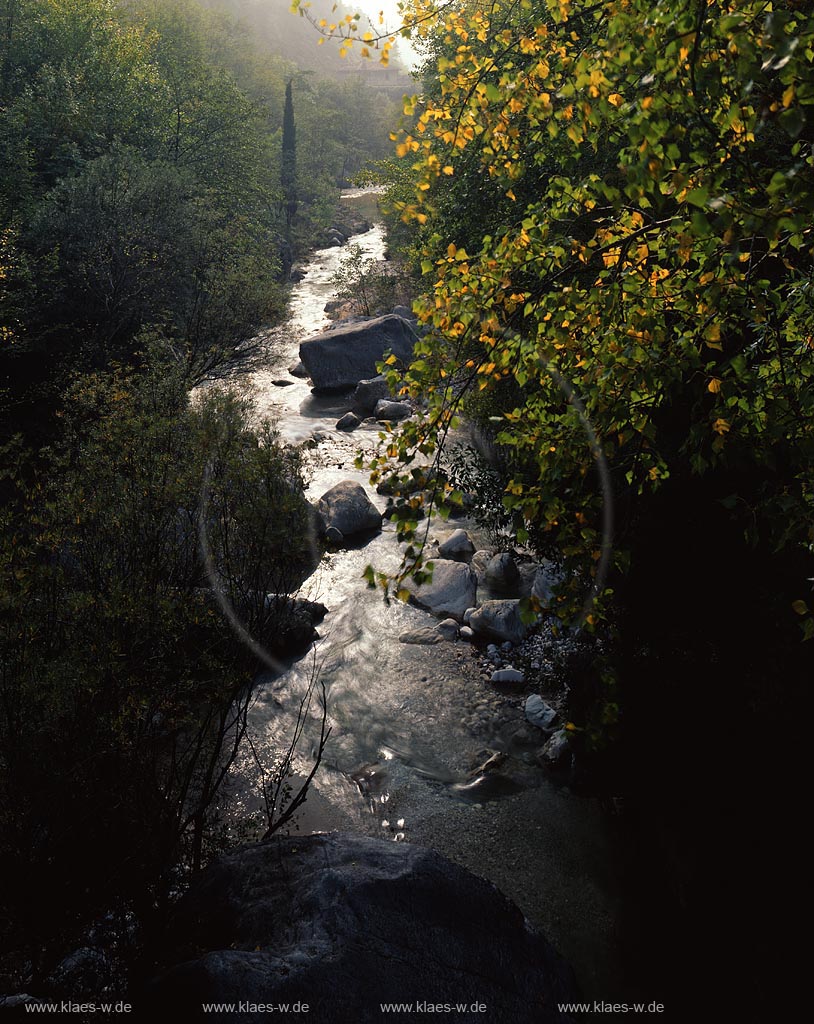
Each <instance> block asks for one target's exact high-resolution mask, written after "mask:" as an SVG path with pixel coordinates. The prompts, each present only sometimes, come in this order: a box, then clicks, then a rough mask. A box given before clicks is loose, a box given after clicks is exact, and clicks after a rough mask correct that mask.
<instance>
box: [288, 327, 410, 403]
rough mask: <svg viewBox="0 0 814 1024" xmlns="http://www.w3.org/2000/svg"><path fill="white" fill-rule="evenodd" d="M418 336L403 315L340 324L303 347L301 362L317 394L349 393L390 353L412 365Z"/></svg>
mask: <svg viewBox="0 0 814 1024" xmlns="http://www.w3.org/2000/svg"><path fill="white" fill-rule="evenodd" d="M416 340H417V338H416V334H415V332H414V331H413V329H412V327H411V326H410V324H409V323H408V322H407V321H406V320H404V319H403V318H402V317H400V316H393V314H392V313H391V314H388V315H387V316H378V317H375V318H374V319H373V320H367V321H365V322H364V323H354V324H340V325H338V326H337V327H335V328H334V329H333V330H330V331H324V332H323V333H322V334H318V335H316V336H315V337H313V338H306V340H305V341H303V342H302V344H301V345H300V359H301V360H302V361H303V363H304V365H305V368H306V369H307V370H308V376H309V377H310V378H311V380H312V381H313V386H314V391H328V392H330V391H346V390H347V389H349V388H352V387H355V386H356V385H357V384H358V383H359V381H361V380H368V379H369V378H371V377H373V376H375V374H376V364H377V363H380V362H381V361H382V360H383V359H384V356H385V354H386V353H387V352H392V353H393V355H395V357H396V358H397V359H400V360H402V361H403V362H405V363H409V362H410V361H411V360H412V358H413V345H415V343H416Z"/></svg>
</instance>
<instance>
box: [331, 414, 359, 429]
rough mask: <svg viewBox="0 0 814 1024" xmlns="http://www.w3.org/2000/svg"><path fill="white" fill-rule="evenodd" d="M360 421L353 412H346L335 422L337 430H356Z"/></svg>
mask: <svg viewBox="0 0 814 1024" xmlns="http://www.w3.org/2000/svg"><path fill="white" fill-rule="evenodd" d="M361 422H362V421H361V420H360V419H359V417H358V416H357V415H356V413H354V412H346V413H345V415H344V416H342V417H341V419H338V420H337V421H336V429H337V430H356V428H357V427H358V426H359V424H360V423H361Z"/></svg>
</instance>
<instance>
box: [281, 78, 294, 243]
mask: <svg viewBox="0 0 814 1024" xmlns="http://www.w3.org/2000/svg"><path fill="white" fill-rule="evenodd" d="M280 183H281V185H282V188H283V195H284V196H285V220H286V226H287V228H288V233H289V235H290V234H291V225H292V223H293V221H294V217H295V215H296V213H297V135H296V128H295V126H294V100H293V99H292V96H291V82H287V83H286V87H285V108H284V110H283V149H282V160H281V165H280Z"/></svg>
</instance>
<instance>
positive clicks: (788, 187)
mask: <svg viewBox="0 0 814 1024" xmlns="http://www.w3.org/2000/svg"><path fill="white" fill-rule="evenodd" d="M412 10H413V17H414V20H417V19H418V18H419V16H420V15H421V11H422V10H424V8H418V7H416V8H414V9H412ZM432 31H433V32H434V34H435V43H436V47H437V51H438V55H437V64H436V70H435V72H434V74H433V75H432V80H431V81H430V82H429V83H428V87H427V89H426V90H425V93H424V94H423V95H422V96H420V97H418V98H417V99H415V100H414V101H410V103H409V104H408V106H407V108H406V112H407V113H408V115H410V116H412V117H413V119H414V126H413V127H412V128H410V129H405V131H404V132H403V135H402V138H401V141H400V142H399V146H398V153H399V155H400V156H401V157H402V158H403V159H406V160H410V161H411V164H412V172H413V174H414V175H415V186H416V191H415V197H414V199H413V200H412V201H411V202H410V203H408V204H407V205H406V207H405V210H404V216H405V217H406V218H408V219H410V220H412V222H413V223H415V224H416V226H417V228H418V229H419V230H420V231H421V232H422V236H423V238H424V239H425V241H424V253H423V259H422V261H421V268H422V271H423V273H424V275H425V277H426V289H425V294H426V296H427V297H426V299H425V301H424V302H423V304H422V307H421V317H422V319H423V320H424V321H425V323H427V324H428V325H429V326H430V328H431V332H430V334H429V335H428V336H427V337H426V338H425V339H424V340H423V341H422V342H421V343H420V345H419V346H418V348H417V359H416V362H415V363H414V364H413V366H412V368H411V370H410V373H409V375H408V382H409V386H410V389H411V391H412V392H413V393H414V394H422V395H424V396H427V395H429V396H430V403H431V404H430V412H431V417H430V422H431V424H432V432H431V436H430V437H425V436H423V435H421V434H420V433H418V432H417V431H416V428H414V427H411V426H409V425H408V426H407V427H406V429H405V430H404V431H403V432H402V435H401V438H400V440H399V442H398V457H399V459H400V460H401V461H402V462H404V461H407V462H409V460H410V458H411V454H410V453H411V451H413V450H414V449H415V446H416V445H423V446H425V447H426V446H428V445H429V446H430V447H432V446H433V445H434V444H435V441H434V440H433V437H434V438H436V439H437V438H438V436H439V435H442V434H443V431H444V429H445V426H446V424H448V423H449V421H450V419H451V417H452V416H453V415H454V413H455V412H456V410H458V409H459V408H460V407H461V406H462V405H463V407H464V408H465V407H466V402H467V398H466V396H467V395H468V394H470V393H472V392H477V391H487V390H490V389H492V388H494V387H496V386H498V385H499V384H500V383H501V382H503V381H505V380H506V379H513V380H514V382H515V383H516V384H517V385H518V386H519V387H520V388H521V389H522V392H523V400H522V402H520V403H519V404H517V405H516V407H514V408H510V409H508V410H507V411H506V412H505V415H504V420H505V427H504V429H503V431H502V432H501V433H500V434H499V436H498V441H499V442H500V443H501V444H504V445H506V446H510V447H512V448H514V449H516V451H517V452H518V455H519V456H520V457H521V460H522V462H523V463H525V464H527V465H528V464H531V465H533V466H534V472H533V473H528V474H526V475H524V476H522V477H518V478H516V479H513V480H511V481H510V482H509V485H508V488H507V494H506V497H505V499H504V500H505V503H506V505H507V507H509V508H511V509H513V510H514V512H515V513H516V515H517V517H518V520H519V522H520V536H521V537H522V536H523V535H524V533H525V534H528V533H529V532H531V531H532V530H533V529H537V530H539V531H542V533H544V534H546V533H547V534H551V535H552V536H556V539H557V543H558V547H559V549H560V550H561V551H562V553H563V554H564V555H565V556H566V558H568V559H570V560H571V561H572V562H573V563H574V564H575V565H576V564H580V565H583V566H584V565H586V564H588V565H591V564H593V565H594V567H596V565H598V564H600V563H601V560H602V557H601V556H602V552H603V520H602V515H603V494H602V491H601V489H600V488H599V487H598V486H597V484H596V482H595V481H594V476H593V474H592V473H591V471H590V467H591V462H592V461H594V460H604V461H605V462H606V463H607V464H608V465H609V466H610V467H611V473H612V483H613V488H614V492H615V495H616V500H617V523H618V524H619V527H620V530H619V535H618V539H619V541H620V543H619V546H618V549H617V555H616V564H617V566H619V567H620V568H623V567H624V565H625V552H626V550H627V548H628V547H629V544H630V541H631V538H632V534H630V533H625V527H628V528H634V529H635V523H636V521H637V517H638V515H640V514H641V513H642V510H643V509H644V508H646V505H647V501H648V500H649V498H648V496H649V495H652V494H654V493H655V492H657V491H658V490H659V488H661V487H663V486H665V482H666V481H667V480H668V479H669V478H670V477H671V475H672V477H673V481H674V483H675V482H676V481H678V480H682V481H683V480H685V479H686V478H688V477H692V476H695V477H702V478H704V479H705V480H708V481H709V485H708V486H709V487H710V489H711V491H712V493H713V494H714V495H715V497H717V499H718V500H722V501H725V502H727V503H728V504H729V506H730V507H731V510H732V513H733V515H735V516H736V517H738V520H739V522H740V525H741V528H742V529H743V530H744V531H746V532H747V533H748V535H749V537H750V540H751V541H753V542H755V543H758V542H760V543H766V544H770V545H773V546H775V547H777V548H785V549H789V550H791V549H795V550H797V551H805V550H808V551H809V552H810V551H811V546H812V542H814V535H812V533H811V527H810V522H811V514H812V504H814V492H812V488H811V475H810V465H811V457H812V450H813V449H812V446H813V445H814V437H813V436H812V423H814V419H812V412H813V411H814V409H812V390H811V388H810V387H808V386H807V382H808V381H810V379H811V377H812V374H814V344H813V343H812V340H811V338H812V328H814V304H813V303H812V290H811V270H812V255H814V248H812V243H814V236H812V228H811V213H812V210H813V209H814V191H813V190H812V187H811V183H812V181H814V177H812V174H811V171H812V157H811V138H810V136H811V130H812V117H814V113H813V112H812V105H813V104H814V74H813V72H812V54H813V53H814V49H813V48H814V22H813V21H812V19H811V16H810V14H808V13H806V10H805V8H801V7H800V6H799V5H794V4H789V5H787V6H786V7H779V8H778V7H766V5H764V4H758V3H750V2H746V0H731V2H728V3H712V4H707V3H699V4H690V5H687V6H686V7H684V8H682V9H681V10H677V9H676V6H675V4H673V3H667V2H662V3H658V4H656V5H655V6H653V5H651V4H645V3H643V2H642V3H640V2H638V0H613V2H608V3H601V4H593V3H554V2H552V3H546V4H542V3H536V4H533V3H531V2H529V0H523V2H505V3H498V4H495V5H492V7H491V8H490V9H489V10H486V9H484V8H483V7H482V6H481V5H479V4H464V5H456V6H453V7H447V8H445V9H444V12H443V17H442V18H441V19H440V20H439V22H438V23H437V25H435V26H433V29H432ZM484 211H485V216H483V214H484ZM461 214H463V217H461ZM481 216H483V220H482V221H481V225H482V226H481V228H480V230H478V218H479V217H481ZM462 236H463V237H465V241H463V239H462ZM452 368H454V369H455V386H454V387H452V386H451V383H452V378H453V371H452ZM462 373H463V374H465V376H466V379H465V381H463V383H462V382H461V374H462ZM586 422H587V423H588V424H590V430H589V431H588V432H587V434H586ZM419 430H420V428H419ZM594 438H595V439H596V440H595V441H594ZM705 486H706V485H705ZM605 541H607V536H606V535H605ZM594 571H595V569H594ZM600 582H601V581H600ZM801 585H802V583H801ZM808 632H809V633H810V632H811V627H808Z"/></svg>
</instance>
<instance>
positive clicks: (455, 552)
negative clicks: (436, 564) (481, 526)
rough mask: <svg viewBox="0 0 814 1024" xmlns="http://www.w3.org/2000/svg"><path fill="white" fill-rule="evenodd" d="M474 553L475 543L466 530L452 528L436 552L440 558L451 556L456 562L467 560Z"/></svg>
mask: <svg viewBox="0 0 814 1024" xmlns="http://www.w3.org/2000/svg"><path fill="white" fill-rule="evenodd" d="M474 553H475V545H474V544H473V543H472V541H471V540H470V539H469V534H468V533H467V532H466V530H453V532H452V533H451V534H450V535H449V537H447V539H446V540H445V541H444V542H443V543H442V544H440V545H439V547H438V554H439V555H440V556H441V557H442V558H451V559H453V560H454V561H456V562H468V561H469V559H470V558H471V557H472V555H474Z"/></svg>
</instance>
